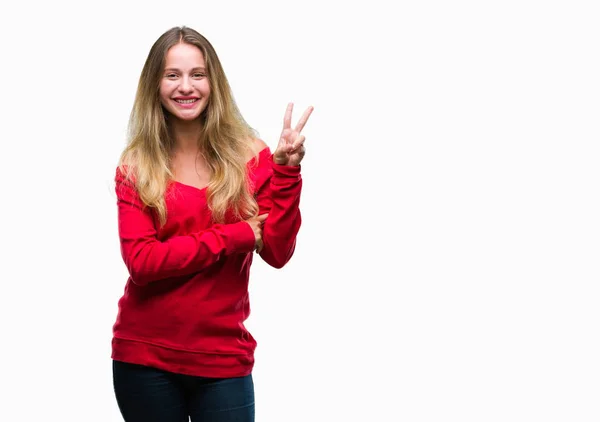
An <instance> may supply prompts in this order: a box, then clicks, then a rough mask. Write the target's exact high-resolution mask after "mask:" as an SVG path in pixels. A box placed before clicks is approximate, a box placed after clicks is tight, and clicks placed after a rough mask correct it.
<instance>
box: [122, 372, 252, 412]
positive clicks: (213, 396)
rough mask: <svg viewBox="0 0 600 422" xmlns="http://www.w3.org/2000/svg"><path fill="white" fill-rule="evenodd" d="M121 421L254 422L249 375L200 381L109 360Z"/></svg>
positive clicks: (250, 377)
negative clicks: (111, 365)
mask: <svg viewBox="0 0 600 422" xmlns="http://www.w3.org/2000/svg"><path fill="white" fill-rule="evenodd" d="M113 383H114V388H115V395H116V398H117V404H118V405H119V409H120V410H121V414H122V415H123V418H124V419H125V422H184V421H186V422H187V421H188V420H189V419H188V418H191V421H192V422H209V421H210V422H254V383H253V381H252V375H248V376H245V377H240V378H203V377H193V376H189V375H180V374H173V373H171V372H166V371H162V370H159V369H155V368H150V367H147V366H141V365H134V364H130V363H125V362H119V361H115V360H113Z"/></svg>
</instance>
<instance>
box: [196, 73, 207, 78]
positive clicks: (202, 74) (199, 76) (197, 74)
mask: <svg viewBox="0 0 600 422" xmlns="http://www.w3.org/2000/svg"><path fill="white" fill-rule="evenodd" d="M205 76H206V75H205V74H204V73H199V72H197V73H194V78H198V79H201V78H204V77H205Z"/></svg>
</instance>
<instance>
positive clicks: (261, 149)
mask: <svg viewBox="0 0 600 422" xmlns="http://www.w3.org/2000/svg"><path fill="white" fill-rule="evenodd" d="M249 145H250V155H249V157H247V160H246V161H247V162H248V164H251V165H259V166H260V165H261V163H263V164H264V163H265V162H266V161H267V160H266V159H267V158H269V157H270V156H271V149H270V148H269V146H268V145H267V144H266V143H265V141H263V140H262V139H260V138H252V139H250V140H249Z"/></svg>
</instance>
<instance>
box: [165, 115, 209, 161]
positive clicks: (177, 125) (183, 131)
mask: <svg viewBox="0 0 600 422" xmlns="http://www.w3.org/2000/svg"><path fill="white" fill-rule="evenodd" d="M170 126H171V134H172V136H173V139H174V141H175V150H176V151H179V152H183V153H192V154H194V155H195V154H196V153H197V152H198V138H199V137H200V131H201V130H202V123H201V122H200V121H199V120H194V121H191V122H185V121H181V120H175V119H173V121H171V122H170Z"/></svg>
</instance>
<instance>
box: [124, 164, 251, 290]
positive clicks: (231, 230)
mask: <svg viewBox="0 0 600 422" xmlns="http://www.w3.org/2000/svg"><path fill="white" fill-rule="evenodd" d="M115 182H116V187H115V189H116V193H117V206H118V227H119V239H120V243H121V255H122V256H123V260H124V262H125V266H126V267H127V269H128V270H129V275H130V276H131V279H132V281H133V282H134V283H135V284H137V285H146V284H148V283H151V282H155V281H158V280H161V279H165V278H169V277H178V276H182V275H188V274H192V273H195V272H198V271H201V270H203V269H205V268H207V267H208V266H210V265H212V264H214V263H215V262H217V261H218V260H219V259H221V258H222V257H224V256H228V255H231V254H234V253H241V252H251V251H252V250H253V249H254V245H255V238H254V232H253V230H252V228H251V227H250V225H249V224H248V223H246V222H244V221H240V222H237V223H233V224H217V225H213V226H212V227H210V228H209V229H206V230H202V231H199V232H197V233H193V234H190V235H182V236H174V237H171V238H169V239H167V240H165V241H160V240H158V237H157V230H156V227H155V223H154V219H153V216H152V213H151V211H150V209H149V208H148V207H146V206H144V204H143V203H142V200H141V199H140V196H139V194H138V193H137V190H136V189H135V187H134V186H133V184H132V183H131V182H130V181H129V180H126V179H125V177H124V176H123V175H122V173H121V172H120V171H119V170H117V175H116V177H115Z"/></svg>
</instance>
